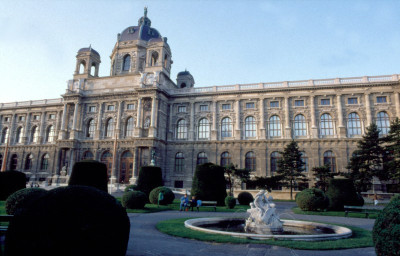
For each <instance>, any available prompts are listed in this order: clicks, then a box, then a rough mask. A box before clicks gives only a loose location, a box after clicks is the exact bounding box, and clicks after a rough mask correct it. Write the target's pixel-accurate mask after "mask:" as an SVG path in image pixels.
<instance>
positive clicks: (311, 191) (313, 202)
mask: <svg viewBox="0 0 400 256" xmlns="http://www.w3.org/2000/svg"><path fill="white" fill-rule="evenodd" d="M296 203H297V206H299V207H300V209H302V210H303V211H317V210H324V209H326V208H327V207H328V205H329V199H328V197H326V196H325V193H324V192H323V191H322V190H320V189H317V188H308V189H304V190H303V191H301V192H300V193H298V194H297V195H296Z"/></svg>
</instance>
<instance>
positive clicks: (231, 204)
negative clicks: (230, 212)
mask: <svg viewBox="0 0 400 256" xmlns="http://www.w3.org/2000/svg"><path fill="white" fill-rule="evenodd" d="M225 205H226V208H228V209H233V208H235V205H236V198H234V197H233V196H227V197H225Z"/></svg>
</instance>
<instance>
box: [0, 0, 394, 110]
mask: <svg viewBox="0 0 400 256" xmlns="http://www.w3.org/2000/svg"><path fill="white" fill-rule="evenodd" d="M0 6H1V11H0V31H1V32H0V88H1V90H0V103H4V102H15V101H26V100H39V99H53V98H59V97H61V94H63V93H64V92H65V89H66V86H67V81H68V80H70V79H72V75H73V72H74V69H75V62H76V58H75V56H76V53H77V51H78V50H79V49H80V48H83V47H88V46H89V45H90V44H91V46H92V48H93V49H95V50H96V51H98V52H99V53H100V55H101V61H102V63H101V64H100V74H99V75H100V76H108V75H109V72H110V58H109V56H110V54H111V51H112V49H113V47H114V44H115V42H116V40H117V34H118V33H121V32H122V31H123V30H124V29H125V28H126V27H128V26H132V25H135V26H136V25H137V23H138V19H139V18H140V17H141V16H143V8H144V6H147V7H148V17H149V18H150V19H151V22H152V27H154V28H156V29H157V30H158V31H159V32H160V33H161V35H162V36H163V37H167V38H168V44H169V45H170V48H171V51H172V60H173V62H174V63H173V65H172V71H171V78H172V80H174V81H175V79H176V74H177V73H178V72H180V71H183V70H185V69H187V70H188V71H190V73H191V74H192V75H193V77H194V79H195V86H196V87H201V86H214V85H229V84H246V83H259V82H277V81H293V80H308V79H323V78H336V77H354V76H365V75H367V76H374V75H391V74H399V73H400V61H399V60H400V15H398V10H400V1H399V0H393V1H390V0H380V1H379V0H376V1H368V0H360V1H355V0H353V1H348V0H344V1H339V0H335V1H323V0H318V1H311V0H307V1H306V0H303V1H300V0H298V1H294V0H292V1H289V0H280V1H277V0H275V1H262V0H246V1H245V0H243V1H240V0H205V1H200V0H184V1H179V0H129V1H128V0H124V1H122V0H121V1H118V0H114V1H106V0H90V1H89V0H40V1H39V0H29V1H21V0H15V1H9V0H0Z"/></svg>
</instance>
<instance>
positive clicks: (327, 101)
mask: <svg viewBox="0 0 400 256" xmlns="http://www.w3.org/2000/svg"><path fill="white" fill-rule="evenodd" d="M321 105H323V106H329V105H331V100H330V99H321Z"/></svg>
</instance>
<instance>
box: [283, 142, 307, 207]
mask: <svg viewBox="0 0 400 256" xmlns="http://www.w3.org/2000/svg"><path fill="white" fill-rule="evenodd" d="M280 153H281V155H282V158H281V159H279V160H278V170H277V173H278V175H279V176H280V177H281V184H282V186H284V187H286V188H290V199H291V200H293V188H294V187H295V186H296V185H297V184H298V183H299V182H305V181H306V180H307V179H306V178H305V175H304V174H303V171H304V162H303V160H302V159H301V152H300V151H299V147H298V145H297V143H296V142H295V141H294V140H292V142H290V144H289V145H287V146H286V147H285V149H284V151H283V152H280Z"/></svg>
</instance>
